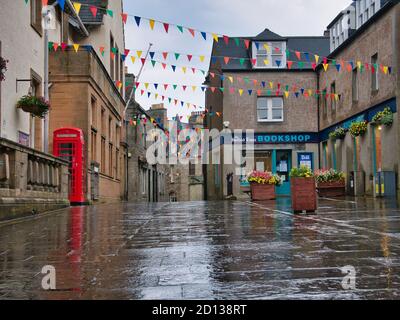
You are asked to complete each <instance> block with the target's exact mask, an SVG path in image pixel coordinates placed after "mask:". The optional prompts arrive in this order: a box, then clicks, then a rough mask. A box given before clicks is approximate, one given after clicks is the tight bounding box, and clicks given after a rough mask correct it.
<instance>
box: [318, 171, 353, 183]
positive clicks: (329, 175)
mask: <svg viewBox="0 0 400 320" xmlns="http://www.w3.org/2000/svg"><path fill="white" fill-rule="evenodd" d="M345 177H346V176H345V174H344V173H343V172H340V171H336V170H334V169H330V170H318V171H316V172H315V180H316V181H317V182H319V183H320V182H338V181H343V180H344V179H345Z"/></svg>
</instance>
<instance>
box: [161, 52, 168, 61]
mask: <svg viewBox="0 0 400 320" xmlns="http://www.w3.org/2000/svg"><path fill="white" fill-rule="evenodd" d="M162 55H163V57H164V60H167V57H168V52H163V53H162Z"/></svg>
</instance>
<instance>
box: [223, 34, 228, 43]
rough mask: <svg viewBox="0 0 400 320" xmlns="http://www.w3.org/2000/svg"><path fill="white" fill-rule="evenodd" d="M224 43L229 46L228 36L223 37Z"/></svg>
mask: <svg viewBox="0 0 400 320" xmlns="http://www.w3.org/2000/svg"><path fill="white" fill-rule="evenodd" d="M223 37H224V41H225V43H226V44H227V45H228V44H229V37H228V36H223Z"/></svg>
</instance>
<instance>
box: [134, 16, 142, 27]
mask: <svg viewBox="0 0 400 320" xmlns="http://www.w3.org/2000/svg"><path fill="white" fill-rule="evenodd" d="M140 19H141V18H140V17H136V16H135V21H136V24H137V26H138V27H139V26H140Z"/></svg>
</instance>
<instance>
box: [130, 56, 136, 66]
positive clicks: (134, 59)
mask: <svg viewBox="0 0 400 320" xmlns="http://www.w3.org/2000/svg"><path fill="white" fill-rule="evenodd" d="M131 60H132V63H133V64H135V62H136V58H135V57H134V56H131Z"/></svg>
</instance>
